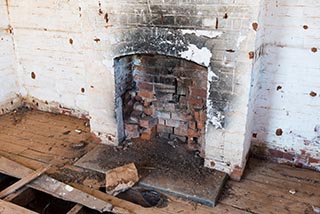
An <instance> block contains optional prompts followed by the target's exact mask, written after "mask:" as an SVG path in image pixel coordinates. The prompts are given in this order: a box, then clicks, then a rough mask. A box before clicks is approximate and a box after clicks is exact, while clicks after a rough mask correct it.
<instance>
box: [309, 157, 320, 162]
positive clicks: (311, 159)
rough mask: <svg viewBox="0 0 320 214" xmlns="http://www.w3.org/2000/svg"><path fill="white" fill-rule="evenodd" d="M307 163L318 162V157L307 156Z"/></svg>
mask: <svg viewBox="0 0 320 214" xmlns="http://www.w3.org/2000/svg"><path fill="white" fill-rule="evenodd" d="M308 162H309V163H320V159H315V158H312V157H309V161H308Z"/></svg>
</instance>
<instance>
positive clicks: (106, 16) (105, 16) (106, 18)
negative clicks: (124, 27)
mask: <svg viewBox="0 0 320 214" xmlns="http://www.w3.org/2000/svg"><path fill="white" fill-rule="evenodd" d="M104 20H105V21H106V23H107V24H108V23H109V15H108V13H106V15H104Z"/></svg>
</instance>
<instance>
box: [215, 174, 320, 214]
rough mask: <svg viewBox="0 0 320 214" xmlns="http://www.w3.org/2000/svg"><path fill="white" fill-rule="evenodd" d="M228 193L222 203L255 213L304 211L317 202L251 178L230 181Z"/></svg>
mask: <svg viewBox="0 0 320 214" xmlns="http://www.w3.org/2000/svg"><path fill="white" fill-rule="evenodd" d="M227 195H228V197H225V198H223V199H222V200H221V201H220V202H221V203H223V204H226V205H229V206H233V207H238V208H239V209H242V210H248V211H251V212H254V213H288V214H289V213H304V211H305V210H307V209H308V208H310V207H311V206H312V203H317V200H316V198H315V199H312V200H315V201H311V203H309V202H308V198H306V199H305V200H302V201H300V199H301V198H300V197H297V196H295V195H292V194H291V193H289V191H281V189H279V188H271V187H270V186H268V185H264V184H260V183H257V182H253V181H249V180H244V181H242V182H235V181H230V182H228V187H227ZM318 202H319V203H320V201H318Z"/></svg>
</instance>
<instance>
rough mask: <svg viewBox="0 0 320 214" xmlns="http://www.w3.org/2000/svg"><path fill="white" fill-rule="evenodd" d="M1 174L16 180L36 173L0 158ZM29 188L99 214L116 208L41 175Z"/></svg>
mask: <svg viewBox="0 0 320 214" xmlns="http://www.w3.org/2000/svg"><path fill="white" fill-rule="evenodd" d="M0 172H1V173H3V174H6V175H10V176H13V177H16V178H23V177H25V176H28V175H29V174H31V173H33V172H34V171H33V170H32V169H30V168H27V167H25V166H23V165H21V164H18V163H16V162H14V161H11V160H9V159H7V158H4V157H0ZM28 186H29V187H31V188H33V189H36V190H39V191H42V192H45V193H48V194H50V195H53V196H54V197H57V198H60V199H63V200H66V201H71V202H74V203H77V204H82V205H84V206H86V207H89V208H91V209H94V210H98V211H99V212H112V210H113V209H114V206H113V205H112V204H110V203H108V202H106V201H103V200H100V199H97V198H96V197H94V196H92V195H89V194H87V193H85V192H83V191H80V190H78V189H76V188H74V187H71V186H69V185H67V184H64V183H62V182H60V181H58V180H56V179H53V178H51V177H49V176H47V175H41V176H40V177H38V178H37V179H36V180H34V181H32V182H31V183H29V184H28Z"/></svg>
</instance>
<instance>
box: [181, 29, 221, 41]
mask: <svg viewBox="0 0 320 214" xmlns="http://www.w3.org/2000/svg"><path fill="white" fill-rule="evenodd" d="M181 32H182V34H183V35H185V34H195V35H196V36H198V37H200V36H205V37H208V38H210V39H214V38H219V37H221V36H222V34H223V32H222V31H217V30H181Z"/></svg>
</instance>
